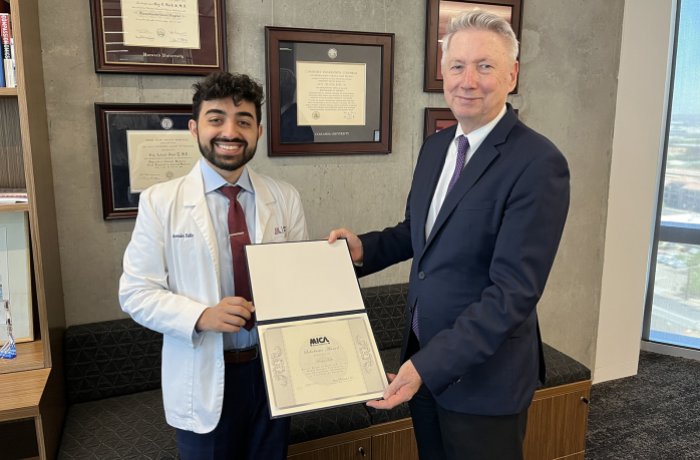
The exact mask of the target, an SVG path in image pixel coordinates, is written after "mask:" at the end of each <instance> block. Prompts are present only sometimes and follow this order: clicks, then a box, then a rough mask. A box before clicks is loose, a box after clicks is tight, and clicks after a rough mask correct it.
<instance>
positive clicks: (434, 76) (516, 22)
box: [423, 0, 523, 94]
mask: <svg viewBox="0 0 700 460" xmlns="http://www.w3.org/2000/svg"><path fill="white" fill-rule="evenodd" d="M443 1H444V0H427V14H426V26H425V73H424V80H423V91H426V92H435V93H439V92H441V91H442V78H440V76H439V75H438V66H439V65H440V54H441V51H439V50H438V47H439V46H440V43H439V41H438V40H439V39H440V38H441V37H439V36H438V35H439V33H440V30H439V29H440V4H441V3H442V2H443ZM450 1H453V2H458V3H466V4H468V6H466V5H465V10H466V9H469V8H472V7H481V8H483V9H485V10H488V9H489V7H492V6H507V7H511V8H512V15H511V26H512V27H513V32H515V36H516V37H517V38H518V41H520V22H521V11H522V4H523V0H489V1H485V2H478V1H465V0H450ZM515 93H517V86H516V88H515V89H514V90H513V92H512V94H515Z"/></svg>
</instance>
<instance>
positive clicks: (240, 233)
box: [219, 186, 255, 330]
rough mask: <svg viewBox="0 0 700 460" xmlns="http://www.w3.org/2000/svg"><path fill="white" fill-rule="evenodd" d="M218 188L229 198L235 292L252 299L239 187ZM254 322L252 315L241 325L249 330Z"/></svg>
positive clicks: (245, 226) (246, 237) (247, 236)
mask: <svg viewBox="0 0 700 460" xmlns="http://www.w3.org/2000/svg"><path fill="white" fill-rule="evenodd" d="M219 190H221V193H223V194H224V195H225V196H226V198H228V200H229V206H228V233H229V235H228V236H229V240H231V257H232V258H233V284H234V287H235V294H236V295H237V296H239V297H243V298H244V299H246V300H252V295H251V292H250V280H249V279H248V264H247V262H246V258H245V249H244V248H245V245H246V244H250V236H249V235H248V225H246V221H245V213H244V212H243V207H242V206H241V204H240V203H239V202H238V194H239V193H241V187H239V186H235V187H231V186H224V187H221V188H220V189H219ZM254 323H255V317H252V318H251V319H249V320H248V322H246V323H245V326H243V327H245V328H246V329H248V330H250V329H252V327H253V324H254Z"/></svg>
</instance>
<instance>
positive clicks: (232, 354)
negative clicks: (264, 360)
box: [224, 347, 258, 364]
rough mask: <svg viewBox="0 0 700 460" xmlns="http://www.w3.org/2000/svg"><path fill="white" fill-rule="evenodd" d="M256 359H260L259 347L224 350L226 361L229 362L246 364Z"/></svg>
mask: <svg viewBox="0 0 700 460" xmlns="http://www.w3.org/2000/svg"><path fill="white" fill-rule="evenodd" d="M254 359H258V347H250V348H243V349H240V350H224V362H225V363H227V364H244V363H248V362H250V361H253V360H254Z"/></svg>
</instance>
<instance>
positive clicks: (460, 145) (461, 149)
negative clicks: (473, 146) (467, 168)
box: [447, 135, 469, 193]
mask: <svg viewBox="0 0 700 460" xmlns="http://www.w3.org/2000/svg"><path fill="white" fill-rule="evenodd" d="M468 149H469V139H467V136H465V135H461V136H459V137H458V138H457V162H456V163H455V170H454V172H453V173H452V179H450V185H448V186H447V193H450V190H452V187H454V185H455V183H456V182H457V179H459V175H460V174H462V170H463V169H464V162H465V161H466V159H467V150H468Z"/></svg>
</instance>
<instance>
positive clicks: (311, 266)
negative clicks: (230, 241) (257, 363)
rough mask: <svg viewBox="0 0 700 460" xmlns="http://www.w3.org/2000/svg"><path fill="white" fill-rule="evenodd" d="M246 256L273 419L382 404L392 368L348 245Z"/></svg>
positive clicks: (319, 244) (289, 246) (249, 249)
mask: <svg viewBox="0 0 700 460" xmlns="http://www.w3.org/2000/svg"><path fill="white" fill-rule="evenodd" d="M246 255H247V258H248V270H249V272H250V281H251V288H252V291H253V301H254V303H255V314H256V317H257V325H258V335H259V338H260V351H261V356H262V362H263V370H264V375H265V385H266V389H267V395H268V398H269V401H270V412H271V415H272V417H280V416H285V415H292V414H296V413H300V412H307V411H312V410H318V409H325V408H329V407H334V406H340V405H344V404H351V403H356V402H360V401H368V400H370V399H377V398H381V396H382V394H383V392H384V389H385V388H386V386H387V381H386V377H385V374H384V366H383V365H382V362H381V359H380V357H379V351H378V350H377V344H376V342H375V340H374V336H373V335H372V330H371V328H370V324H369V320H368V318H367V313H366V311H365V308H364V303H363V301H362V295H361V294H360V287H359V285H358V283H357V278H356V277H355V270H354V268H353V265H352V260H351V259H350V253H349V251H348V247H347V244H346V242H345V240H339V241H337V242H336V243H334V244H328V242H327V241H326V240H322V241H302V242H292V243H270V244H260V245H251V246H246Z"/></svg>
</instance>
